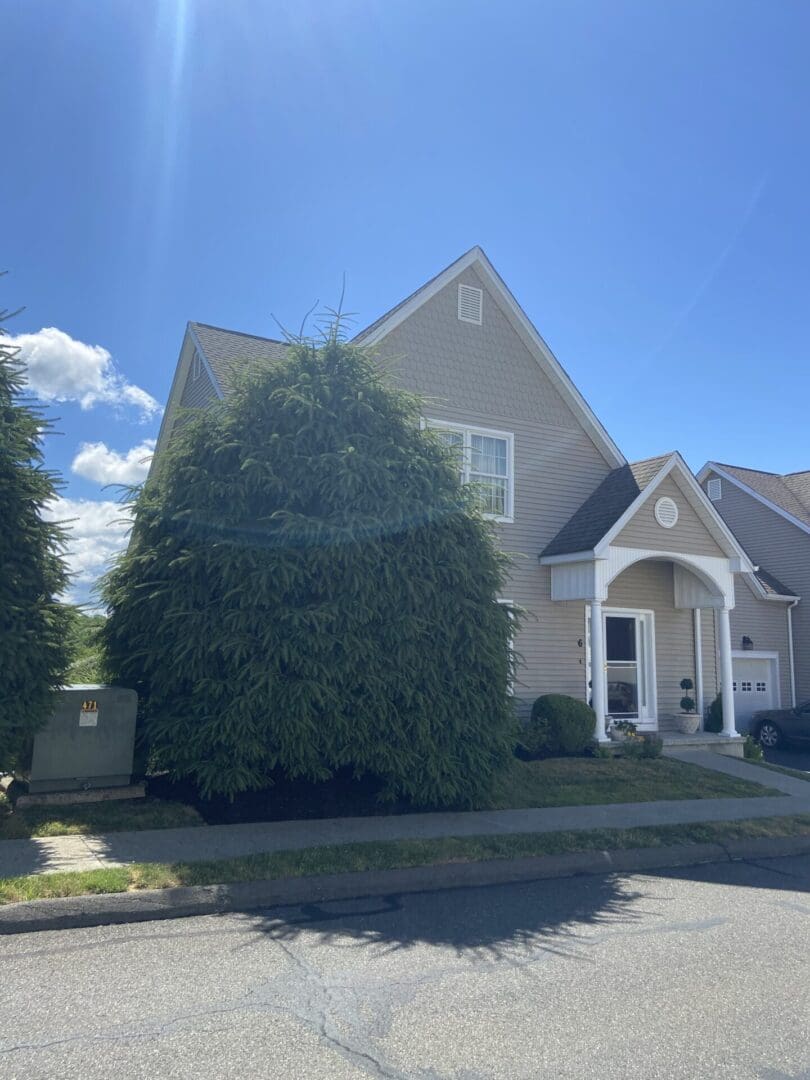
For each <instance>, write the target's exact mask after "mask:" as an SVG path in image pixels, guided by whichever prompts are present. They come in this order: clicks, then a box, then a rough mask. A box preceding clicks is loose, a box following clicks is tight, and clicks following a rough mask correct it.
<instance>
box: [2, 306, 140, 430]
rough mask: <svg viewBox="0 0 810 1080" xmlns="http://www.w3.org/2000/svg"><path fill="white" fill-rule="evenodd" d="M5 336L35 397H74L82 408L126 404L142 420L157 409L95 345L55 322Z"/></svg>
mask: <svg viewBox="0 0 810 1080" xmlns="http://www.w3.org/2000/svg"><path fill="white" fill-rule="evenodd" d="M8 341H9V343H10V344H11V345H14V346H16V347H17V348H18V349H19V350H20V352H19V359H20V360H22V362H23V363H24V364H25V367H26V372H27V379H28V385H29V387H30V389H31V391H32V393H34V394H36V396H37V397H38V398H39V399H40V400H41V401H48V402H53V401H76V402H78V403H79V405H80V406H81V407H82V408H83V409H92V408H93V406H94V405H98V404H105V405H116V406H118V407H121V406H132V407H134V408H136V409H138V411H139V412H140V414H141V419H142V420H149V419H151V418H152V417H153V416H156V415H157V414H158V413H159V412H160V411H161V406H160V405H159V404H158V403H157V401H155V399H154V398H153V397H152V395H151V394H148V393H147V392H146V391H145V390H142V389H141V388H140V386H133V384H132V383H130V382H128V381H127V380H126V379H125V378H124V376H123V375H122V374H121V373H120V372H119V371H118V370H117V369H116V367H115V364H114V363H113V359H112V356H111V355H110V353H109V352H108V351H107V350H106V349H104V348H102V346H101V345H86V344H85V343H84V342H83V341H76V340H75V338H72V337H71V336H70V334H66V333H65V332H64V331H63V330H58V329H57V328H56V327H55V326H45V327H43V328H42V329H41V330H38V331H37V333H35V334H17V336H16V337H11V338H9V339H8Z"/></svg>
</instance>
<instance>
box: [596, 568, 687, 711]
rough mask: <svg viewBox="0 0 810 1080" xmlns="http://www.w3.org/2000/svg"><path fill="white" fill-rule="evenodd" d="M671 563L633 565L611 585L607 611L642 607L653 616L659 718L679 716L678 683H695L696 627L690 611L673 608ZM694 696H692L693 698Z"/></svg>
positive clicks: (679, 691)
mask: <svg viewBox="0 0 810 1080" xmlns="http://www.w3.org/2000/svg"><path fill="white" fill-rule="evenodd" d="M673 595H674V584H673V571H672V563H666V562H650V561H644V562H639V563H634V564H633V566H631V567H629V568H628V569H627V570H625V571H624V572H623V573H621V574H619V576H618V577H617V578H616V579H615V580H614V581H613V582H611V585H610V589H609V590H608V598H607V601H606V603H605V607H606V608H611V607H618V608H631V609H632V608H641V609H646V610H650V611H652V612H654V615H655V666H656V678H657V682H658V716H659V717H661V716H668V715H672V714H673V713H678V712H680V711H681V709H680V700H681V698H682V697H683V690H681V688H680V685H679V684H680V681H681V679H684V678H689V679H691V680H692V682H695V624H694V616H693V614H692V611H691V609H687V608H675V607H674V606H673ZM692 696H694V695H692Z"/></svg>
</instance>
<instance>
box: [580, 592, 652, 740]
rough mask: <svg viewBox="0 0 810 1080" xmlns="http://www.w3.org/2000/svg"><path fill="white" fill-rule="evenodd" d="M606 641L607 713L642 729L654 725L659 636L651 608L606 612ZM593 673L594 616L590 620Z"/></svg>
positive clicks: (604, 620) (607, 610) (604, 615)
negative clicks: (657, 637)
mask: <svg viewBox="0 0 810 1080" xmlns="http://www.w3.org/2000/svg"><path fill="white" fill-rule="evenodd" d="M602 617H603V625H604V641H605V673H604V678H605V684H606V685H605V690H606V693H605V702H606V712H607V715H608V716H610V717H611V718H612V719H614V720H632V721H633V723H634V724H637V725H638V726H639V727H640V728H645V727H646V728H654V727H655V724H656V706H655V639H654V628H653V614H652V612H651V611H623V610H621V609H619V608H611V609H606V610H605V611H604V612H603V616H602ZM586 621H587V641H588V671H589V678H590V677H591V676H590V619H587V620H586Z"/></svg>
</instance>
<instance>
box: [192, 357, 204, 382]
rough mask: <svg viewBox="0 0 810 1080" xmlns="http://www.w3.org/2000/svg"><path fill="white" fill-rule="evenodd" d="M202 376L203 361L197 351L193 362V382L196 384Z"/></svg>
mask: <svg viewBox="0 0 810 1080" xmlns="http://www.w3.org/2000/svg"><path fill="white" fill-rule="evenodd" d="M200 375H202V360H200V354H199V353H198V352H197V350H196V349H195V350H194V356H193V357H192V360H191V381H192V382H196V381H197V379H199V377H200Z"/></svg>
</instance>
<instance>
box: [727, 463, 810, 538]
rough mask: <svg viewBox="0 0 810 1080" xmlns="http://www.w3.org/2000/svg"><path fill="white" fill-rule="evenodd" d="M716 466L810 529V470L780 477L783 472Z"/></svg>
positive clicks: (735, 466) (734, 466)
mask: <svg viewBox="0 0 810 1080" xmlns="http://www.w3.org/2000/svg"><path fill="white" fill-rule="evenodd" d="M716 464H717V465H718V466H719V467H720V468H721V469H723V471H724V472H727V473H728V474H729V475H730V476H733V477H734V478H735V479H736V480H739V481H740V482H741V483H743V484H745V485H746V486H747V487H749V488H751V490H752V491H755V492H756V493H757V494H758V495H762V496H763V498H765V499H768V500H769V501H770V502H772V503H775V504H776V505H777V506H779V507H781V509H782V510H786V511H787V513H788V514H792V515H793V517H795V518H798V519H799V521H801V522H802V523H803V524H805V525H808V526H810V471H807V472H795V473H787V474H786V475H785V476H780V475H779V473H769V472H761V471H760V470H759V469H743V468H741V467H740V466H739V465H725V464H724V463H723V462H720V461H718V462H716Z"/></svg>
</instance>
